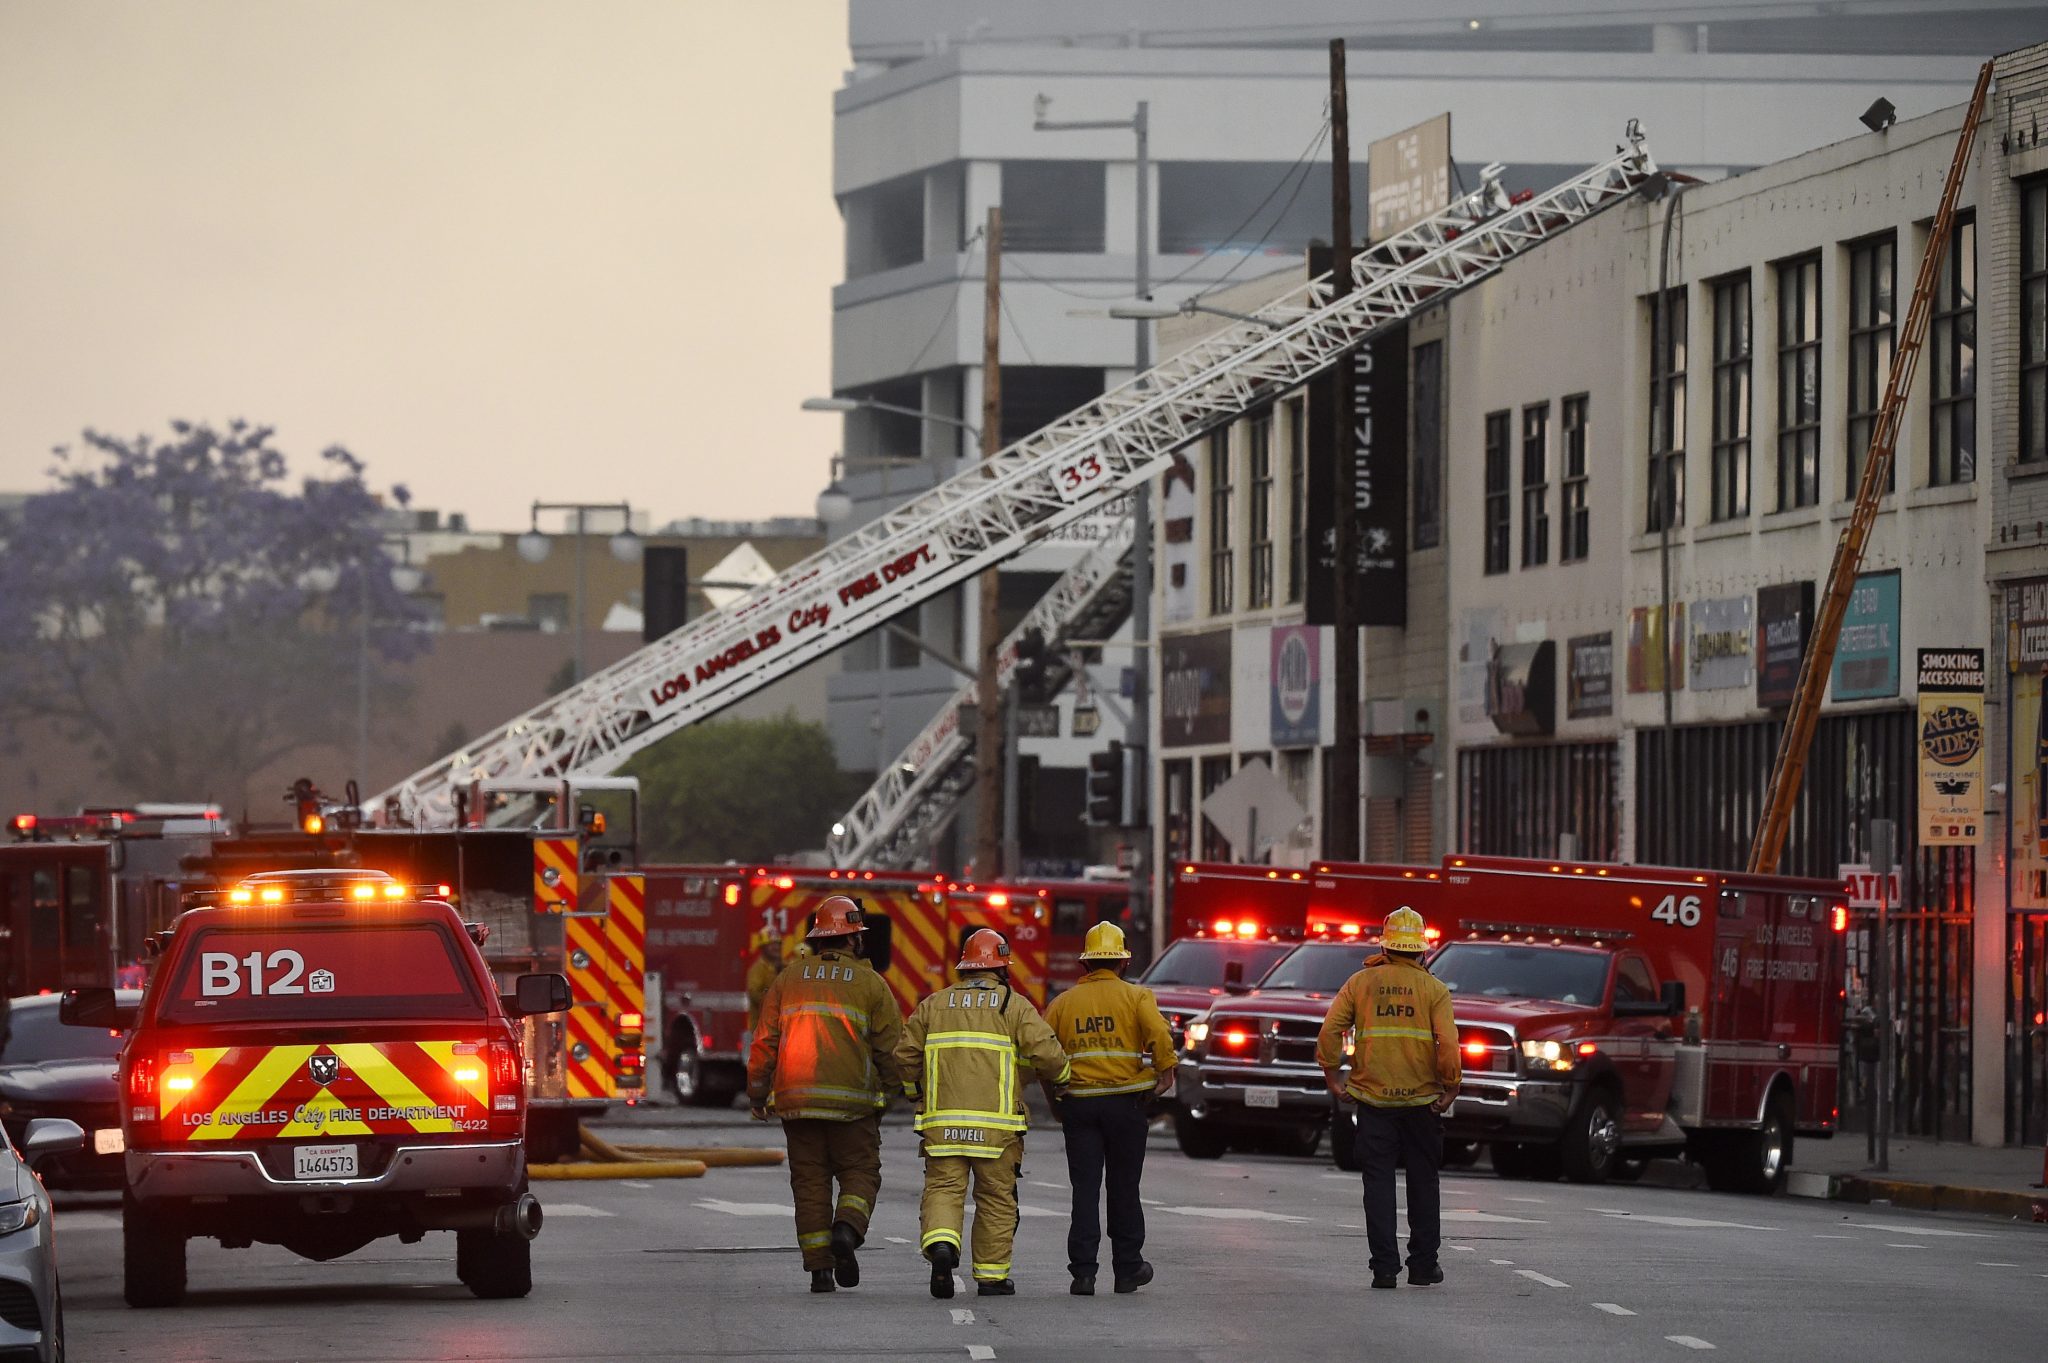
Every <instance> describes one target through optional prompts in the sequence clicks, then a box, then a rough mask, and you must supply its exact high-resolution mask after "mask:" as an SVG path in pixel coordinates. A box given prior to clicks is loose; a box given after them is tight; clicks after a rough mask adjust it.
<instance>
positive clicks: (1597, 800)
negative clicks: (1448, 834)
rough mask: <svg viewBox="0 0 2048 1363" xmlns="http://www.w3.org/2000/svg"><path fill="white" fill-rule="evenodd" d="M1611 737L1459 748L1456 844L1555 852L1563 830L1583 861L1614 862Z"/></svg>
mask: <svg viewBox="0 0 2048 1363" xmlns="http://www.w3.org/2000/svg"><path fill="white" fill-rule="evenodd" d="M1615 755H1616V749H1615V745H1614V744H1612V743H1546V744H1541V745H1533V746H1528V747H1522V746H1516V747H1499V748H1467V749H1465V750H1464V751H1462V752H1460V753H1459V754H1458V791H1459V803H1460V811H1459V819H1458V825H1459V827H1458V848H1459V850H1460V851H1464V852H1471V853H1473V854H1475V855H1478V856H1502V857H1554V856H1558V855H1561V854H1560V852H1559V850H1558V849H1559V839H1560V836H1561V835H1563V834H1566V833H1569V834H1571V835H1572V836H1573V837H1575V838H1577V839H1578V856H1579V859H1580V860H1582V861H1613V860H1615V859H1616V857H1617V854H1618V852H1619V848H1618V847H1617V845H1616V836H1615V834H1616V830H1615V804H1614V799H1615V796H1614V790H1615V786H1614V764H1615Z"/></svg>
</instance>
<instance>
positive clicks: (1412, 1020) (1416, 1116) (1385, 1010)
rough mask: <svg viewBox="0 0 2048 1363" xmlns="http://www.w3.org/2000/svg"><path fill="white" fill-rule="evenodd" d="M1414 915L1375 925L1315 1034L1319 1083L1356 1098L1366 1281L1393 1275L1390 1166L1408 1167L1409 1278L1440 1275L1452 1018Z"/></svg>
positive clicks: (1397, 1246)
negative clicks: (1362, 957)
mask: <svg viewBox="0 0 2048 1363" xmlns="http://www.w3.org/2000/svg"><path fill="white" fill-rule="evenodd" d="M1427 948H1428V942H1427V940H1426V939H1425V938H1424V936H1423V922H1422V915H1421V914H1419V913H1417V912H1416V911H1415V910H1413V909H1411V908H1408V907H1407V906H1405V905H1404V906H1402V907H1401V908H1398V909H1396V910H1394V911H1393V912H1392V913H1390V914H1388V915H1387V921H1386V923H1385V924H1384V926H1383V927H1382V928H1381V935H1380V954H1379V955H1377V956H1373V957H1371V958H1370V959H1368V960H1367V961H1366V963H1365V968H1364V969H1363V970H1360V971H1359V972H1357V973H1356V974H1354V975H1353V976H1352V977H1351V978H1350V979H1348V980H1346V981H1345V982H1344V987H1343V988H1342V989H1340V990H1338V991H1337V997H1336V998H1335V999H1334V1000H1332V1001H1331V1003H1330V1012H1329V1015H1328V1016H1327V1017H1325V1018H1324V1019H1323V1030H1322V1033H1321V1035H1320V1036H1318V1037H1317V1038H1316V1062H1317V1063H1318V1064H1320V1065H1321V1066H1322V1067H1323V1082H1324V1084H1326V1085H1327V1086H1328V1087H1329V1090H1330V1093H1331V1094H1332V1096H1334V1097H1335V1098H1336V1099H1337V1100H1338V1101H1339V1102H1345V1101H1354V1102H1356V1103H1357V1104H1358V1162H1359V1167H1360V1168H1361V1169H1362V1170H1363V1171H1364V1175H1365V1234H1366V1244H1367V1247H1368V1248H1369V1250H1370V1253H1371V1260H1370V1262H1371V1266H1372V1285H1373V1286H1374V1287H1394V1286H1397V1285H1398V1284H1399V1282H1400V1276H1399V1275H1400V1271H1401V1243H1400V1237H1399V1233H1398V1227H1397V1226H1396V1224H1395V1221H1394V1165H1395V1162H1396V1161H1397V1160H1399V1161H1405V1162H1406V1164H1407V1166H1408V1285H1409V1286H1410V1287H1430V1286H1433V1285H1435V1284H1437V1283H1440V1282H1442V1281H1443V1280H1444V1273H1443V1268H1442V1267H1441V1265H1439V1263H1438V1262H1437V1251H1438V1248H1439V1246H1440V1243H1441V1240H1442V1225H1441V1222H1442V1214H1441V1206H1442V1199H1441V1195H1440V1192H1439V1189H1438V1187H1437V1168H1438V1166H1439V1165H1440V1164H1441V1163H1442V1162H1443V1153H1444V1137H1443V1113H1444V1111H1445V1109H1447V1108H1449V1107H1450V1105H1451V1103H1452V1101H1453V1100H1454V1099H1455V1098H1456V1097H1457V1096H1458V1085H1459V1083H1460V1082H1461V1081H1462V1079H1463V1077H1464V1075H1463V1071H1462V1069H1461V1068H1460V1066H1459V1064H1458V1027H1457V1023H1456V1021H1455V1020H1454V1019H1453V1018H1452V1016H1451V991H1450V990H1449V989H1446V988H1445V987H1444V985H1443V982H1442V981H1440V980H1438V979H1437V978H1436V977H1435V976H1434V975H1432V974H1430V973H1429V971H1428V970H1427V969H1426V968H1425V967H1424V966H1423V964H1422V953H1423V952H1424V951H1425V950H1427ZM1347 1031H1348V1032H1351V1033H1352V1034H1353V1035H1354V1037H1355V1038H1356V1051H1355V1053H1354V1054H1353V1056H1352V1059H1351V1075H1350V1079H1349V1081H1348V1082H1346V1081H1344V1080H1341V1079H1339V1077H1338V1068H1339V1067H1340V1066H1341V1065H1342V1064H1343V1060H1344V1035H1345V1033H1346V1032H1347Z"/></svg>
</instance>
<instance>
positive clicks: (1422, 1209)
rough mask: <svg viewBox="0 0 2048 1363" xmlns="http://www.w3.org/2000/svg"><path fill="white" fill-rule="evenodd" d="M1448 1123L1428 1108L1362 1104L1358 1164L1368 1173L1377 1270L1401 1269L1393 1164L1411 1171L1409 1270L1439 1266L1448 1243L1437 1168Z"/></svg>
mask: <svg viewBox="0 0 2048 1363" xmlns="http://www.w3.org/2000/svg"><path fill="white" fill-rule="evenodd" d="M1443 1157H1444V1136H1443V1119H1442V1118H1441V1117H1439V1116H1437V1114H1436V1113H1434V1112H1431V1111H1430V1110H1429V1108H1428V1107H1427V1106H1423V1107H1374V1106H1372V1105H1371V1104H1370V1103H1360V1104H1359V1105H1358V1164H1359V1168H1361V1169H1362V1170H1363V1171H1364V1173H1365V1239H1366V1244H1367V1246H1368V1247H1369V1248H1370V1250H1371V1252H1372V1271H1373V1273H1374V1274H1375V1275H1376V1276H1381V1277H1389V1276H1392V1275H1393V1274H1396V1273H1398V1272H1400V1270H1401V1241H1400V1236H1399V1233H1398V1230H1399V1228H1398V1227H1397V1226H1396V1224H1395V1221H1394V1164H1395V1161H1396V1160H1400V1161H1402V1162H1404V1163H1405V1164H1406V1165H1407V1166H1408V1270H1409V1272H1411V1273H1412V1272H1415V1271H1417V1270H1421V1271H1422V1272H1425V1273H1427V1272H1430V1271H1431V1270H1433V1269H1435V1268H1436V1267H1437V1251H1438V1250H1439V1248H1440V1247H1441V1245H1442V1241H1443V1198H1442V1194H1441V1192H1440V1190H1439V1189H1438V1187H1437V1168H1438V1166H1440V1165H1441V1164H1442V1163H1443Z"/></svg>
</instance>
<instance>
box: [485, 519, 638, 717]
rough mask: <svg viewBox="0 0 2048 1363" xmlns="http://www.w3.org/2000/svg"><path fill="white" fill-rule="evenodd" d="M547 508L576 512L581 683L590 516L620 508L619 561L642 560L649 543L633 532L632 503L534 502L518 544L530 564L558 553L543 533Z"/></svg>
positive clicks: (615, 549) (614, 547)
mask: <svg viewBox="0 0 2048 1363" xmlns="http://www.w3.org/2000/svg"><path fill="white" fill-rule="evenodd" d="M543 511H569V512H574V513H575V516H576V532H575V533H576V606H575V610H574V613H573V614H572V616H571V623H572V625H573V627H574V629H575V631H576V648H575V653H574V658H575V676H574V681H579V682H580V681H582V680H583V678H584V677H585V676H586V675H588V669H587V668H586V667H585V665H584V656H583V627H584V618H583V607H584V597H585V585H586V581H587V577H586V574H585V572H584V561H583V540H584V535H585V532H586V531H587V530H588V528H589V524H588V517H589V515H590V513H591V512H593V511H616V512H617V513H618V514H619V518H620V520H621V521H622V522H623V523H624V524H623V526H622V527H621V528H620V529H619V530H618V531H617V532H615V533H614V534H613V535H612V537H611V551H612V557H613V558H615V559H617V560H618V561H619V562H621V563H638V562H639V561H640V556H641V554H642V553H644V552H645V548H646V546H644V545H643V544H642V543H641V542H640V536H639V535H637V534H635V533H634V531H633V507H632V504H631V503H629V502H535V503H534V504H533V511H532V519H531V520H530V521H529V522H528V526H529V528H528V530H527V532H526V533H525V534H523V535H521V536H520V537H519V540H518V543H517V546H516V547H517V548H518V551H519V557H520V558H522V559H524V560H526V562H528V563H545V562H546V561H547V557H548V555H549V554H550V553H552V552H554V541H553V540H552V539H551V538H550V537H549V536H547V535H545V534H543V533H541V528H540V513H541V512H543Z"/></svg>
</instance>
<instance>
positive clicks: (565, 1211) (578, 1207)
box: [541, 1202, 618, 1216]
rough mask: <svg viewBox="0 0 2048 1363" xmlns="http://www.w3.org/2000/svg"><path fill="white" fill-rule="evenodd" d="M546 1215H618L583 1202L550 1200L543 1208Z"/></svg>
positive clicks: (542, 1210) (542, 1211)
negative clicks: (585, 1204)
mask: <svg viewBox="0 0 2048 1363" xmlns="http://www.w3.org/2000/svg"><path fill="white" fill-rule="evenodd" d="M541 1213H542V1214H543V1215H545V1216H617V1215H618V1213H617V1212H608V1211H606V1210H605V1209H604V1208H602V1207H586V1206H584V1205H583V1204H582V1203H581V1202H550V1203H548V1204H547V1205H545V1206H544V1207H542V1208H541Z"/></svg>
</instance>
